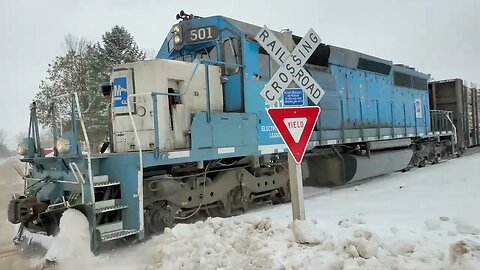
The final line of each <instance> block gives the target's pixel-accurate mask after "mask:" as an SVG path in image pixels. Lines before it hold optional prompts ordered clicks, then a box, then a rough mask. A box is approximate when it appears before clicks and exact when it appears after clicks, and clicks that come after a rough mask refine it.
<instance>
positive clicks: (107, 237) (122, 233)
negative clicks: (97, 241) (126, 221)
mask: <svg viewBox="0 0 480 270" xmlns="http://www.w3.org/2000/svg"><path fill="white" fill-rule="evenodd" d="M137 233H138V230H117V231H112V232H106V233H102V234H101V235H100V238H101V239H102V241H103V242H107V241H111V240H115V239H120V238H123V237H127V236H130V235H134V234H137Z"/></svg>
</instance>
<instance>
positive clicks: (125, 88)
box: [9, 14, 454, 250]
mask: <svg viewBox="0 0 480 270" xmlns="http://www.w3.org/2000/svg"><path fill="white" fill-rule="evenodd" d="M179 17H180V19H181V21H179V22H178V23H177V24H175V25H173V27H172V28H171V29H170V31H169V33H168V34H167V37H166V39H165V41H164V43H163V45H162V46H161V48H160V50H159V52H158V55H157V57H156V59H155V60H149V61H142V62H136V63H126V64H122V65H118V66H116V67H114V69H113V72H112V75H111V83H110V84H107V85H104V86H103V87H102V91H103V93H104V95H105V96H106V97H108V98H109V99H110V100H111V104H110V107H109V108H110V114H111V122H110V128H109V134H110V141H109V142H108V143H106V144H105V145H104V147H102V152H103V150H106V149H107V148H108V149H109V151H106V152H104V153H92V151H91V149H92V148H93V147H92V145H90V142H89V136H88V135H89V134H88V128H87V127H85V124H84V121H83V118H82V114H81V112H82V108H80V107H81V106H80V103H79V100H78V97H77V96H76V95H75V94H73V95H72V114H71V124H70V125H68V126H69V127H71V128H70V130H69V131H67V130H66V129H63V132H61V134H59V136H57V133H58V132H57V131H58V130H62V129H60V128H59V127H54V129H53V130H54V137H55V155H54V157H44V156H43V154H42V153H43V152H42V151H41V145H40V140H39V133H38V124H37V121H36V109H35V105H32V111H31V122H30V132H29V137H28V138H26V139H25V140H24V143H22V144H20V145H19V147H18V149H17V150H18V152H19V154H21V155H22V156H23V158H22V161H23V162H25V163H27V164H29V167H30V169H29V170H28V172H27V174H26V175H25V193H24V194H22V195H16V196H15V197H14V198H12V200H11V202H10V204H9V220H10V221H11V222H12V223H20V224H22V226H21V228H22V229H23V228H26V229H28V230H30V231H35V232H43V233H47V234H55V232H56V231H57V228H58V222H59V218H60V216H61V214H62V212H63V211H65V209H67V208H69V207H74V208H77V209H80V210H81V211H82V212H83V213H85V215H86V216H87V217H88V220H89V222H90V226H91V232H92V249H94V250H96V249H98V248H99V247H101V246H104V245H105V244H106V243H107V242H111V241H114V240H117V239H124V238H134V239H143V238H144V237H145V235H146V234H148V233H151V232H158V231H161V230H163V228H165V227H167V226H172V225H173V224H175V223H176V222H188V221H189V220H191V218H195V217H196V216H198V215H197V214H198V213H208V214H209V215H210V214H213V215H225V216H229V215H232V214H234V213H236V212H239V211H245V210H247V209H248V206H249V203H251V202H252V201H256V200H271V201H273V202H283V201H287V200H289V184H288V183H289V181H288V172H287V169H286V151H287V150H286V146H285V144H283V142H282V140H281V138H280V136H279V134H278V132H277V131H276V130H275V127H274V126H273V124H272V122H271V121H270V119H269V117H268V116H267V114H266V111H265V109H266V107H267V105H266V104H265V102H264V100H262V99H261V97H260V95H259V93H260V91H261V90H262V88H263V86H264V85H265V84H266V83H267V82H268V80H269V79H270V77H271V76H272V74H274V73H275V71H276V69H278V66H277V65H276V63H275V62H274V61H273V60H272V59H270V57H269V55H268V54H267V53H266V52H265V50H263V49H262V48H261V47H260V46H259V44H258V43H257V42H256V41H255V39H254V37H255V35H256V34H257V33H258V31H259V30H260V29H261V28H260V27H258V26H255V25H251V24H248V23H244V22H240V21H237V20H234V19H231V18H227V17H223V16H213V17H206V18H200V17H197V16H189V15H185V14H181V15H179ZM275 34H276V35H277V36H278V37H281V40H290V41H293V42H294V43H298V42H299V40H300V37H298V36H296V35H292V33H291V32H288V31H284V32H275ZM305 68H306V70H307V71H308V72H309V73H310V74H311V75H312V76H313V77H314V78H315V80H316V81H317V82H318V83H319V85H320V86H321V87H322V88H323V89H324V90H325V92H326V94H325V96H324V97H323V99H322V100H321V102H320V104H319V105H320V106H321V108H322V112H321V115H320V117H319V118H318V120H317V123H316V127H315V130H314V132H313V135H312V137H311V141H310V143H309V146H308V152H307V155H306V158H305V162H304V164H303V168H304V175H305V178H306V179H305V183H306V184H314V185H318V184H343V183H346V182H349V181H356V180H360V179H365V178H368V177H372V176H376V175H381V174H385V173H389V172H392V171H397V170H402V169H405V168H408V167H409V166H411V165H418V166H423V165H425V164H426V163H427V162H435V161H436V160H438V158H440V157H442V156H448V155H450V154H453V153H454V150H453V149H454V147H453V146H452V142H453V141H454V133H453V132H452V130H453V129H452V126H451V122H449V120H448V117H447V116H448V113H447V112H443V111H442V112H440V111H437V112H435V115H436V119H437V118H438V120H439V121H441V122H442V123H443V125H438V126H435V128H437V129H436V130H434V129H432V125H431V123H430V120H431V114H430V107H429V95H428V83H427V79H428V76H427V75H426V74H424V73H421V72H418V71H416V70H414V69H412V68H409V67H406V66H402V65H394V64H393V63H392V62H391V61H387V60H384V59H380V58H377V57H373V56H370V55H366V54H362V53H359V52H355V51H352V50H348V49H344V48H339V47H335V46H332V45H326V44H322V45H320V46H319V47H318V48H317V49H316V50H315V52H314V53H313V55H312V57H311V58H310V59H309V60H308V62H307V65H306V66H305ZM300 100H301V101H302V104H303V105H311V103H310V101H309V100H308V99H307V98H306V97H305V96H302V97H301V99H300ZM283 105H284V104H283V100H281V101H279V102H278V104H276V106H283ZM52 111H53V112H55V109H53V110H52ZM52 122H53V123H55V122H56V121H52ZM107 152H108V153H107ZM19 235H21V231H20V233H19Z"/></svg>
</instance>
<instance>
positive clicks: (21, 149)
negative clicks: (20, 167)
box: [17, 143, 28, 156]
mask: <svg viewBox="0 0 480 270" xmlns="http://www.w3.org/2000/svg"><path fill="white" fill-rule="evenodd" d="M17 153H18V154H19V155H20V156H25V155H26V154H27V153H28V145H27V144H25V143H19V144H18V145H17Z"/></svg>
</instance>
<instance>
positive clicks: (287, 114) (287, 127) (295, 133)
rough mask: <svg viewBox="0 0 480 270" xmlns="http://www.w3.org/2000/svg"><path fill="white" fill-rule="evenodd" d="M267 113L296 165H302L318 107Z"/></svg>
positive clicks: (288, 108) (274, 109) (318, 112)
mask: <svg viewBox="0 0 480 270" xmlns="http://www.w3.org/2000/svg"><path fill="white" fill-rule="evenodd" d="M267 113H268V115H269V116H270V118H271V119H272V122H273V124H274V125H275V127H276V128H277V130H278V132H279V133H280V136H281V137H282V139H283V141H284V142H285V144H286V145H287V147H288V150H289V151H290V154H291V155H292V156H293V158H294V159H295V162H296V163H297V164H300V163H302V159H303V156H304V155H305V150H306V149H307V144H308V141H309V140H310V137H311V136H312V132H313V128H314V127H315V123H316V122H317V119H318V115H319V114H320V107H318V106H305V107H281V108H269V109H267Z"/></svg>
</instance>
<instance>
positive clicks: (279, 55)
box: [255, 26, 325, 105]
mask: <svg viewBox="0 0 480 270" xmlns="http://www.w3.org/2000/svg"><path fill="white" fill-rule="evenodd" d="M255 40H256V41H257V42H258V43H259V44H260V45H261V46H262V47H263V48H264V49H265V50H266V51H267V52H268V53H269V54H270V56H271V57H272V58H273V59H274V60H275V61H276V62H277V63H278V64H279V65H280V68H279V69H278V70H277V72H276V73H275V74H274V75H273V77H272V78H271V79H270V81H269V82H268V83H267V84H266V85H265V87H264V88H263V90H262V91H261V92H260V95H261V96H262V97H263V98H264V99H265V101H266V102H267V103H268V104H270V105H272V104H273V103H274V102H275V101H276V100H277V99H279V98H281V97H282V93H283V91H284V90H285V89H286V88H287V87H288V85H289V84H290V82H291V81H292V80H293V81H294V82H295V83H296V84H297V85H298V86H299V87H300V88H301V89H302V90H303V91H304V92H305V94H306V95H307V96H308V97H309V98H310V99H311V100H312V101H313V103H314V104H318V102H320V99H322V97H323V95H324V94H325V91H323V89H322V87H320V86H319V85H318V84H317V82H315V80H314V79H313V77H312V76H311V75H310V74H309V73H308V72H307V71H306V70H305V69H304V68H303V66H304V65H305V63H306V62H307V60H308V58H310V56H311V55H312V54H313V52H314V51H315V49H316V48H317V47H318V45H320V42H321V39H320V37H319V36H318V35H317V33H315V31H314V30H313V29H310V30H308V32H307V34H306V35H305V37H304V38H303V39H302V40H301V41H300V42H299V43H298V45H297V46H296V47H295V49H293V51H292V52H291V53H290V52H289V51H288V49H287V48H286V47H285V46H284V45H283V44H282V43H281V42H280V41H279V40H278V38H277V37H276V36H275V34H274V33H273V32H272V31H271V30H270V29H268V28H267V27H266V26H264V27H263V28H262V29H261V30H260V32H258V34H257V35H256V36H255Z"/></svg>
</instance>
